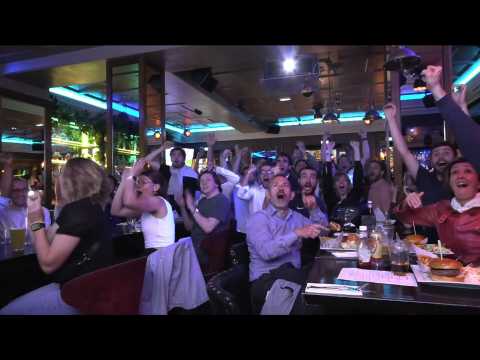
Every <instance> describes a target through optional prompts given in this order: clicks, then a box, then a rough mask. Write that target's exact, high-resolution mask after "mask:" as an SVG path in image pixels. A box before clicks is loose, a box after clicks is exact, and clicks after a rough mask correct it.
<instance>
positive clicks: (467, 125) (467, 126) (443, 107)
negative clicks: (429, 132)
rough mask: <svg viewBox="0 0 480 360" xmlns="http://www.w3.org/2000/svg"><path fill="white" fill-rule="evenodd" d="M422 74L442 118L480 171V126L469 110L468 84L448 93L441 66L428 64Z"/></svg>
mask: <svg viewBox="0 0 480 360" xmlns="http://www.w3.org/2000/svg"><path fill="white" fill-rule="evenodd" d="M422 76H423V79H424V81H425V82H426V84H427V87H428V89H429V90H430V91H431V92H432V95H433V97H434V99H435V101H436V102H437V107H438V110H439V111H440V114H441V115H442V118H443V119H445V121H446V123H447V125H448V128H449V129H450V130H452V132H453V134H454V135H455V141H456V143H457V144H458V147H459V148H460V151H461V152H462V154H463V156H465V157H466V158H467V159H468V160H469V161H471V162H472V164H473V165H474V166H475V168H476V170H477V171H480V152H479V151H478V139H480V126H478V124H477V123H476V122H475V121H473V119H472V118H471V116H470V113H469V112H468V106H467V102H466V95H467V87H466V85H460V89H459V90H458V91H455V88H454V89H453V91H452V92H451V93H450V94H447V92H446V91H445V90H444V89H443V87H442V82H441V76H442V67H441V66H432V65H429V66H427V68H426V69H425V70H423V71H422Z"/></svg>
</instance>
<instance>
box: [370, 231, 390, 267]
mask: <svg viewBox="0 0 480 360" xmlns="http://www.w3.org/2000/svg"><path fill="white" fill-rule="evenodd" d="M368 241H369V242H370V246H371V247H372V248H373V252H372V258H371V260H370V265H371V268H372V269H373V270H385V269H386V264H385V261H384V250H383V249H384V248H385V246H384V244H383V237H382V233H381V232H380V231H377V230H373V231H372V232H370V235H369V237H368Z"/></svg>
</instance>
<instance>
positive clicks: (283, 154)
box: [275, 152, 292, 165]
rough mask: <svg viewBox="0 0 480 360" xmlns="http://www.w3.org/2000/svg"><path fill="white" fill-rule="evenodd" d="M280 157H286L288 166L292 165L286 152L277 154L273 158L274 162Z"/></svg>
mask: <svg viewBox="0 0 480 360" xmlns="http://www.w3.org/2000/svg"><path fill="white" fill-rule="evenodd" d="M280 157H286V158H287V159H288V164H289V165H292V158H291V157H290V155H288V154H287V153H286V152H279V153H278V154H277V157H276V158H275V162H277V161H278V159H279V158H280Z"/></svg>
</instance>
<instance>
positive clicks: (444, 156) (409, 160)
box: [383, 103, 456, 205]
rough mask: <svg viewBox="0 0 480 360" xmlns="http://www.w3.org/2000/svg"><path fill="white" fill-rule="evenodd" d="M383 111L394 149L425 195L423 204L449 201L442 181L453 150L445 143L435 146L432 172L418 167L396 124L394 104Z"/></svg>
mask: <svg viewBox="0 0 480 360" xmlns="http://www.w3.org/2000/svg"><path fill="white" fill-rule="evenodd" d="M383 109H384V111H385V117H386V118H387V121H388V126H389V127H390V133H391V135H392V138H393V143H394V145H395V148H396V149H397V150H398V152H399V153H400V156H401V157H402V160H403V162H404V163H405V166H406V168H407V171H408V173H409V174H410V175H411V176H412V177H413V178H414V179H415V183H416V185H417V188H418V191H419V192H424V193H425V195H424V198H423V201H424V204H425V205H430V204H433V203H435V202H437V201H440V200H445V199H450V198H451V197H452V195H451V193H450V191H449V190H448V189H447V188H445V187H444V186H443V179H444V172H445V169H446V168H447V167H448V166H449V165H450V163H451V162H452V161H453V160H455V157H456V150H455V148H454V147H453V146H452V145H451V144H449V143H447V142H442V143H439V144H437V145H435V146H434V147H433V148H432V153H431V163H432V167H433V171H428V170H427V169H425V168H424V167H422V166H420V163H419V162H418V160H417V159H416V158H415V156H414V155H413V154H412V153H411V152H410V150H409V149H408V146H407V143H406V142H405V139H404V138H403V135H402V132H401V129H400V126H399V123H398V119H397V118H398V112H397V107H396V106H395V104H393V103H388V104H386V105H385V106H384V108H383Z"/></svg>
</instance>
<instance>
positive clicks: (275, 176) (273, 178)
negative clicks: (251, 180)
mask: <svg viewBox="0 0 480 360" xmlns="http://www.w3.org/2000/svg"><path fill="white" fill-rule="evenodd" d="M277 177H283V178H285V179H287V180H288V183H289V184H290V189H292V182H291V181H290V179H289V178H287V177H286V176H285V175H282V174H277V175H274V176H273V177H272V181H271V183H272V182H273V180H275V178H277Z"/></svg>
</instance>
